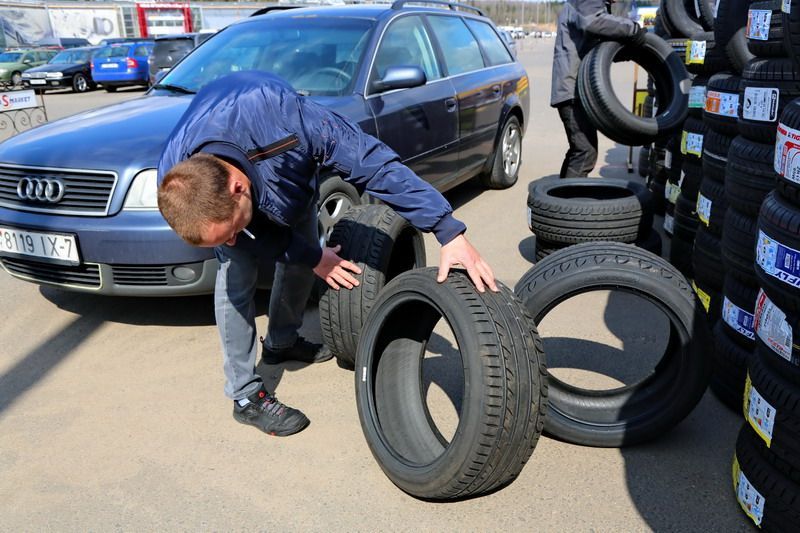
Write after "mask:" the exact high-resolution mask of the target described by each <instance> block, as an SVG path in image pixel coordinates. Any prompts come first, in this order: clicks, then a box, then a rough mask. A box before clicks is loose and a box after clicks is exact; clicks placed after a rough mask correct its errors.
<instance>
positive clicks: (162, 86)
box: [153, 83, 197, 94]
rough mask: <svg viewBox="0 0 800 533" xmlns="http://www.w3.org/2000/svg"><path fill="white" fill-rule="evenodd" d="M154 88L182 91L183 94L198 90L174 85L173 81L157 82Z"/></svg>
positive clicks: (193, 92)
mask: <svg viewBox="0 0 800 533" xmlns="http://www.w3.org/2000/svg"><path fill="white" fill-rule="evenodd" d="M153 89H166V90H168V91H172V92H176V93H182V94H195V93H196V92H197V91H193V90H191V89H187V88H186V87H181V86H180V85H173V84H171V83H156V84H155V85H153Z"/></svg>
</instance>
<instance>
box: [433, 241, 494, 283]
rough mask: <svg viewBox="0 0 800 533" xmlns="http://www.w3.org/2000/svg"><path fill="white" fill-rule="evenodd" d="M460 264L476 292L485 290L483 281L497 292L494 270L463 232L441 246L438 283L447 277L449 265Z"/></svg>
mask: <svg viewBox="0 0 800 533" xmlns="http://www.w3.org/2000/svg"><path fill="white" fill-rule="evenodd" d="M458 264H460V265H461V266H463V267H464V268H466V269H467V274H468V275H469V277H470V279H471V280H472V283H474V284H475V288H477V289H478V292H483V291H484V290H485V288H484V283H486V285H488V286H489V288H490V289H491V290H493V291H494V292H498V290H499V289H498V288H497V285H496V284H495V282H494V272H492V269H491V267H490V266H489V265H488V264H487V263H486V261H484V260H483V258H482V257H481V254H479V253H478V250H476V249H475V247H474V246H472V245H471V244H470V243H469V241H468V240H467V238H466V237H464V235H463V234H461V235H459V236H458V237H456V238H455V239H453V240H452V241H450V242H448V243H447V244H445V245H444V246H442V253H441V258H440V260H439V276H438V277H437V278H436V280H437V281H438V282H439V283H442V282H444V280H446V279H447V273H448V272H450V267H452V266H454V265H458Z"/></svg>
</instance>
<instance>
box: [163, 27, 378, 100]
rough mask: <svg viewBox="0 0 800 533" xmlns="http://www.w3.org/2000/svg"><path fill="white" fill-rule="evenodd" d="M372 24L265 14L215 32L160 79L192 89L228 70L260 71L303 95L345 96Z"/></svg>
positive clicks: (228, 71)
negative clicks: (269, 73) (277, 77)
mask: <svg viewBox="0 0 800 533" xmlns="http://www.w3.org/2000/svg"><path fill="white" fill-rule="evenodd" d="M372 27H373V22H372V21H370V20H365V19H355V18H353V19H349V18H337V19H334V20H332V19H330V18H323V17H305V16H292V17H286V16H278V17H269V16H267V17H265V18H262V19H259V20H253V21H252V22H248V23H245V24H237V25H234V26H231V27H229V28H227V29H225V30H223V31H221V32H219V33H218V34H217V35H216V36H215V37H214V38H213V39H211V40H209V41H208V42H207V43H204V44H203V46H201V47H199V48H198V49H197V50H195V51H194V52H192V54H191V55H190V56H188V57H187V58H186V59H185V60H184V61H182V62H181V63H180V64H179V65H178V66H176V67H175V69H173V70H172V71H170V73H169V74H167V76H166V77H165V78H164V79H163V80H162V82H161V83H163V84H172V85H178V86H181V87H185V88H187V89H190V90H192V91H197V90H198V89H200V88H201V87H202V86H203V85H205V84H206V83H208V82H210V81H212V80H214V79H216V78H219V77H220V76H224V75H226V74H230V73H231V72H237V71H241V70H261V71H266V72H272V73H274V74H277V75H278V76H280V77H281V78H283V79H284V80H286V81H287V82H289V84H290V85H291V86H292V87H294V88H295V90H297V91H299V92H301V93H303V94H313V95H331V96H336V95H342V94H346V93H348V92H350V87H351V86H352V84H353V81H354V79H353V78H354V77H355V75H356V73H357V72H358V65H359V64H360V63H361V60H362V56H363V51H364V48H365V46H366V43H367V41H368V40H369V35H370V34H371V29H372Z"/></svg>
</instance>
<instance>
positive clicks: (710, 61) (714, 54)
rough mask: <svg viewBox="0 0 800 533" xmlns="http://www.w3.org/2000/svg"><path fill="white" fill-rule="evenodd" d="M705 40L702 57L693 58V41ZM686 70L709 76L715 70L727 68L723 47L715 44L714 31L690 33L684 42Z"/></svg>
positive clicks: (729, 64) (728, 66) (727, 63)
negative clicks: (689, 36)
mask: <svg viewBox="0 0 800 533" xmlns="http://www.w3.org/2000/svg"><path fill="white" fill-rule="evenodd" d="M703 41H704V42H705V45H704V47H705V50H704V52H703V57H702V58H699V59H697V58H693V57H692V50H693V49H694V48H693V47H694V45H693V44H692V43H693V42H703ZM685 62H686V70H688V71H689V72H691V73H692V74H697V75H706V76H710V75H712V74H716V73H717V72H720V71H723V70H728V69H730V67H731V63H730V60H729V59H728V55H727V54H726V53H725V48H723V47H722V46H717V42H716V41H715V40H714V32H710V31H700V32H699V33H695V34H693V35H692V37H691V39H689V41H688V42H687V44H686V59H685Z"/></svg>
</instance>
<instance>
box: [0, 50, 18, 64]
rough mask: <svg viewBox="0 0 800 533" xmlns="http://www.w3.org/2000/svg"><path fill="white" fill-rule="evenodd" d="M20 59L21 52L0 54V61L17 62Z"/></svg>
mask: <svg viewBox="0 0 800 533" xmlns="http://www.w3.org/2000/svg"><path fill="white" fill-rule="evenodd" d="M20 59H22V54H20V53H16V54H15V53H11V52H6V53H4V54H0V63H19V61H20Z"/></svg>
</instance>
